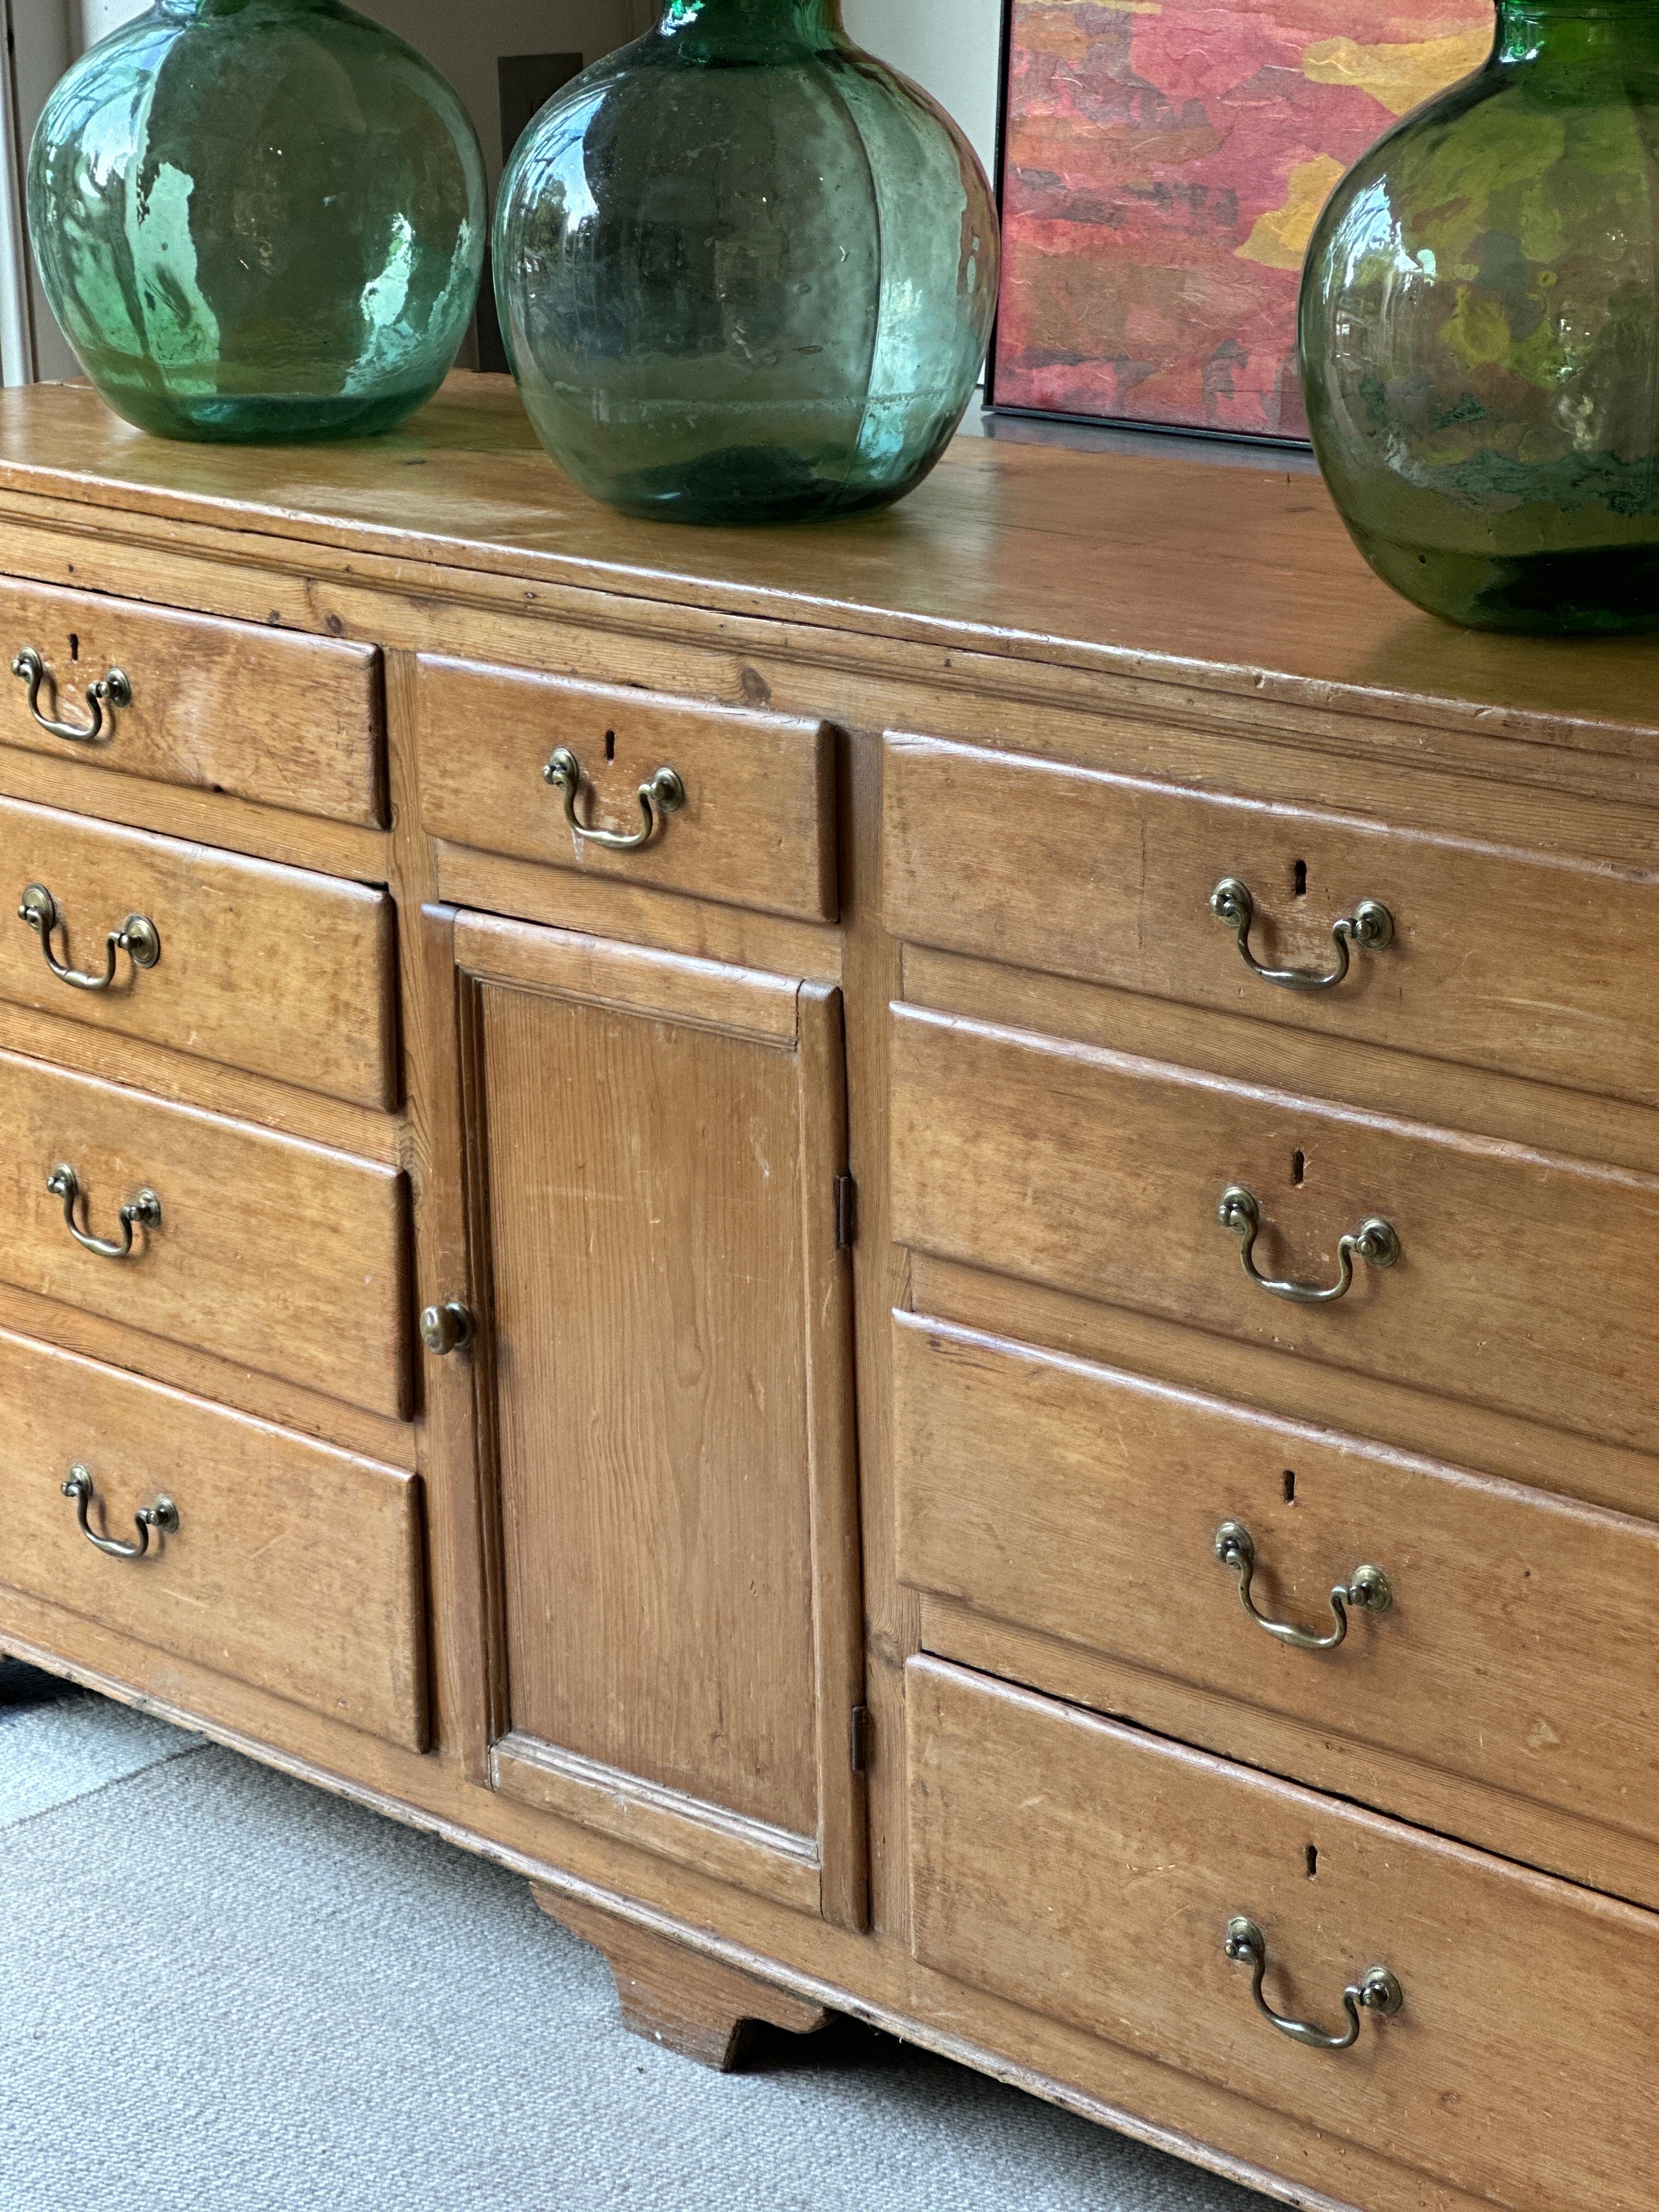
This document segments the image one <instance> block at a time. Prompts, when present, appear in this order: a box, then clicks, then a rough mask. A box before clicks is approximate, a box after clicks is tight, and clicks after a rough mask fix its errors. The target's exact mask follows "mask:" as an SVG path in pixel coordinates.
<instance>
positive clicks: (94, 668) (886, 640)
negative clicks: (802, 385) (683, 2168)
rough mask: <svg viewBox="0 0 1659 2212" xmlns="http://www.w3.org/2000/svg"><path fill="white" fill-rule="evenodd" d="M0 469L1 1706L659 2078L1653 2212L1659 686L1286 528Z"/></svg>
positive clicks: (1275, 478)
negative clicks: (341, 1888)
mask: <svg viewBox="0 0 1659 2212" xmlns="http://www.w3.org/2000/svg"><path fill="white" fill-rule="evenodd" d="M0 511H3V517H4V558H3V563H0V567H3V580H0V611H3V621H0V641H3V644H4V648H5V661H6V663H7V665H11V664H12V663H13V662H14V660H15V668H14V670H13V673H12V675H11V676H10V677H5V676H4V673H3V671H0V680H3V682H4V684H5V690H4V692H3V696H0V791H3V797H0V854H3V858H4V867H3V871H0V873H3V878H4V880H3V884H0V889H3V890H4V893H5V896H6V899H7V901H8V902H9V903H8V904H7V905H6V907H5V908H4V909H3V911H4V913H5V915H6V916H7V917H8V918H7V919H6V921H5V923H4V926H3V928H0V1193H3V1198H4V1220H5V1225H4V1228H3V1231H0V1401H3V1415H4V1418H3V1423H0V1504H3V1516H0V1528H3V1535H0V1646H3V1648H4V1649H5V1650H8V1651H9V1652H12V1653H14V1654H17V1655H20V1656H24V1657H26V1658H27V1659H30V1660H33V1661H34V1662H37V1663H38V1664H40V1665H41V1666H44V1667H46V1668H52V1669H55V1670H57V1671H58V1672H59V1673H61V1674H65V1675H68V1676H70V1677H73V1678H75V1679H76V1680H81V1681H83V1682H86V1683H88V1684H91V1685H92V1686H94V1687H96V1688H98V1689H100V1690H102V1691H105V1692H108V1693H110V1694H112V1695H113V1696H116V1697H119V1698H125V1699H130V1700H131V1701H133V1702H135V1703H137V1704H141V1705H144V1706H146V1707H148V1708H149V1709H151V1710H153V1711H158V1712H161V1713H163V1714H166V1715H167V1716H169V1717H173V1718H175V1719H177V1720H179V1721H181V1722H185V1723H188V1724H189V1725H190V1726H191V1727H193V1728H197V1729H203V1730H204V1731H205V1732H206V1733H207V1734H208V1735H210V1736H212V1737H214V1738H216V1739H217V1740H218V1741H222V1742H224V1743H228V1744H231V1745H234V1746H236V1747H240V1749H242V1750H245V1751H246V1752H248V1753H252V1755H253V1756H255V1757H257V1758H259V1759H266V1760H269V1761H270V1762H272V1763H273V1764H275V1765H279V1766H281V1767H283V1769H285V1770H286V1771H289V1772H290V1773H293V1774H296V1775H301V1776H304V1777H307V1778H310V1779H312V1780H313V1781H315V1782H317V1783H319V1784H322V1785H324V1786H325V1787H327V1788H330V1789H333V1790H341V1791H343V1792H345V1793H346V1794H348V1795H349V1796H352V1797H354V1798H356V1799H357V1800H359V1801H360V1802H363V1803H365V1804H368V1805H371V1806H374V1807H377V1808H380V1809H381V1810H382V1811H384V1812H386V1813H387V1814H391V1815H392V1816H393V1817H395V1818H398V1819H400V1820H410V1821H413V1822H415V1823H416V1824H418V1825H420V1826H424V1827H427V1828H429V1829H432V1830H434V1831H435V1832H438V1833H440V1834H441V1835H443V1836H446V1837H447V1838H451V1839H452V1840H453V1841H454V1842H456V1843H458V1844H463V1845H465V1846H467V1847H468V1848H471V1849H472V1850H477V1851H481V1852H483V1853H484V1854H485V1855H487V1856H488V1857H490V1858H492V1859H495V1860H496V1861H498V1862H500V1863H502V1864H504V1865H507V1866H509V1867H511V1868H513V1869H518V1870H520V1871H521V1872H522V1873H523V1874H524V1875H526V1876H527V1877H528V1879H529V1881H531V1882H532V1884H533V1885H534V1886H535V1891H536V1895H537V1897H538V1899H539V1900H540V1902H541V1903H542V1904H543V1905H545V1907H546V1909H547V1910H548V1911H550V1912H551V1913H553V1914H554V1915H556V1917H559V1918H560V1919H562V1920H563V1921H565V1922H567V1923H568V1924H569V1925H570V1926H571V1927H573V1928H574V1929H577V1930H578V1931H579V1932H580V1933H581V1934H582V1935H584V1936H586V1937H588V1938H589V1939H590V1940H592V1942H596V1943H598V1944H599V1946H600V1947H601V1948H603V1949H604V1950H605V1952H606V1954H608V1955H609V1957H610V1959H611V1963H612V1966H614V1968H615V1970H616V1974H617V1983H618V1987H619V1989H620V1990H621V1993H622V1997H623V2005H624V2008H625V2010H626V2012H627V2014H628V2016H629V2019H630V2020H631V2021H633V2022H634V2023H635V2025H637V2026H640V2027H643V2028H644V2029H645V2030H646V2031H647V2032H648V2033H654V2034H657V2035H659V2037H661V2038H662V2039H665V2040H666V2041H669V2042H671V2043H675V2044H678V2045H680V2046H681V2047H683V2048H685V2049H687V2050H690V2051H695V2052H696V2053H698V2054H699V2055H701V2056H702V2057H708V2058H711V2059H713V2060H714V2061H715V2062H716V2063H725V2062H727V2061H729V2060H730V2059H731V2058H732V2057H733V2055H734V2053H735V2051H736V2049H737V2046H738V2042H739V2040H740V2039H741V2036H742V2033H744V2027H745V2024H746V2023H749V2022H751V2021H768V2022H770V2023H772V2024H773V2025H774V2027H778V2028H783V2029H792V2030H798V2031H799V2030H804V2029H806V2028H808V2027H811V2026H813V2025H815V2024H816V2023H817V2021H819V2020H820V2018H821V2017H822V2016H823V2013H824V2011H825V2010H826V2009H836V2010H842V2011H846V2012H849V2013H852V2014H854V2015H860V2016H861V2017H864V2018H866V2019H868V2020H871V2021H877V2022H880V2023H883V2024H884V2025H886V2026H888V2027H891V2028H893V2029H895V2030H896V2032H897V2033H901V2034H902V2035H905V2036H908V2037H910V2038H913V2039H916V2040H918V2041H921V2042H923V2043H927V2044H929V2045H933V2046H934V2047H936V2048H938V2049H939V2050H941V2051H947V2052H949V2053H951V2054H953V2055H954V2056H956V2057H960V2058H963V2059H965V2060H967V2061H968V2062H969V2063H972V2064H974V2065H976V2066H979V2067H981V2068H983V2069H986V2070H987V2071H988V2072H991V2073H994V2074H997V2075H1003V2076H1006V2078H1008V2079H1010V2080H1013V2081H1019V2082H1022V2083H1024V2084H1025V2085H1027V2086H1028V2087H1030V2088H1032V2089H1034V2090H1036V2091H1037V2092H1039V2093H1042V2094H1043V2095H1046V2096H1049V2097H1052V2098H1054V2099H1057V2100H1060V2101H1062V2102H1064V2103H1066V2104H1068V2105H1070V2106H1073V2107H1075V2108H1076V2109H1077V2110H1079V2111H1081V2112H1087V2113H1091V2114H1093V2115H1095V2116H1097V2118H1100V2119H1102V2120H1103V2121H1106V2122H1108V2123H1109V2124H1112V2125H1113V2126H1115V2127H1119V2128H1122V2129H1126V2130H1129V2131H1131V2132H1133V2133H1135V2134H1138V2135H1140V2136H1145V2137H1146V2138H1147V2139H1148V2140H1150V2141H1152V2142H1158V2143H1161V2144H1164V2145H1165V2146H1167V2147H1169V2148H1172V2149H1174V2150H1176V2151H1179V2152H1181V2153H1182V2154H1185V2155H1188V2156H1189V2157H1192V2158H1194V2159H1197V2160H1201V2161H1203V2162H1204V2163H1206V2164H1207V2165H1209V2166H1213V2167H1215V2168H1217V2169H1218V2170H1219V2171H1221V2172H1226V2173H1229V2174H1231V2175H1234V2176H1235V2177H1237V2178H1238V2179H1242V2180H1244V2181H1246V2182H1249V2183H1251V2184H1253V2185H1255V2186H1257V2187H1259V2188H1261V2189H1264V2190H1267V2191H1270V2192H1272V2193H1273V2194H1276V2195H1279V2196H1280V2197H1284V2198H1285V2199H1286V2200H1287V2201H1289V2202H1291V2203H1296V2204H1300V2205H1304V2206H1319V2207H1332V2206H1346V2207H1359V2208H1364V2212H1473V2208H1474V2207H1475V2206H1477V2205H1494V2204H1495V2205H1499V2206H1507V2207H1510V2208H1513V2212H1638V2208H1650V2207H1651V2203H1652V2191H1653V2174H1654V2171H1655V2166H1656V2160H1659V2100H1656V2098H1655V2096H1654V2082H1655V2081H1656V2079H1659V2008H1656V2006H1655V2003H1654V2001H1653V1992H1654V1990H1655V1987H1656V1984H1659V1757H1656V1754H1659V1666H1656V1656H1655V1642H1654V1626H1653V1623H1654V1612H1655V1607H1654V1591H1655V1589H1656V1583H1659V1380H1656V1363H1655V1358H1654V1352H1655V1346H1656V1340H1659V1323H1656V1320H1655V1312H1656V1293H1659V996H1656V992H1655V988H1654V983H1653V977H1652V974H1651V972H1650V963H1651V962H1652V960H1653V958H1654V946H1655V945H1656V942H1659V873H1656V869H1659V682H1656V678H1659V646H1656V645H1654V644H1650V643H1646V642H1641V641H1638V642H1632V643H1616V644H1601V645H1597V644H1589V643H1585V644H1551V643H1546V642H1541V641H1526V640H1515V639H1509V640H1506V639H1497V638H1492V637H1482V636H1475V635H1467V634H1464V633H1462V632H1458V631H1455V630H1452V629H1447V628H1443V627H1442V626H1440V625H1438V624H1437V623H1434V622H1433V621H1431V620H1430V619H1429V618H1427V617H1422V616H1419V615H1417V614H1415V613H1413V611H1411V610H1410V609H1409V608H1408V607H1407V606H1406V605H1404V604H1403V603H1401V602H1400V601H1397V600H1395V599H1393V598H1392V597H1390V596H1389V593H1388V592H1385V591H1384V590H1383V587H1382V586H1380V585H1378V584H1376V583H1375V582H1374V581H1373V580H1371V579H1370V576H1369V575H1368V574H1367V573H1366V572H1365V570H1364V568H1363V567H1362V565H1361V563H1360V562H1359V561H1358V556H1356V555H1355V554H1354V553H1353V552H1352V550H1350V548H1349V546H1348V544H1347V542H1346V538H1344V536H1343V534H1342V532H1341V530H1340V526H1339V524H1338V523H1337V521H1336V520H1335V518H1334V514H1333V513H1332V511H1331V509H1330V507H1329V505H1328V501H1326V498H1325V496H1324V494H1323V491H1322V488H1321V487H1320V485H1319V483H1318V482H1317V480H1316V478H1314V477H1310V476H1309V475H1307V474H1305V473H1303V472H1302V471H1295V470H1293V471H1291V472H1290V473H1286V472H1285V470H1284V469H1283V468H1276V467H1274V466H1273V465H1272V463H1271V461H1264V462H1263V464H1262V465H1260V466H1237V467H1228V466H1211V465H1204V464H1203V463H1201V462H1200V461H1198V460H1196V459H1194V460H1192V461H1188V460H1184V459H1168V458H1164V457H1161V456H1142V455H1138V454H1137V455H1127V456H1125V455H1110V454H1103V453H1096V454H1079V453H1070V452H1064V451H1055V450H1051V449H1046V448H1042V447H1030V446H1023V445H1009V444H1006V443H1003V442H999V441H967V440H964V441H960V442H959V443H958V445H957V447H956V448H955V450H954V451H953V452H952V453H951V455H950V456H948V457H947V459H946V461H945V465H943V466H942V468H941V469H940V470H939V472H938V474H937V475H936V477H934V478H933V480H932V481H931V482H930V483H928V485H927V486H926V487H925V488H924V489H923V490H922V491H921V493H920V494H919V495H918V496H917V497H916V498H915V500H914V501H911V502H909V503H908V505H906V506H904V507H901V508H898V509H896V510H895V511H893V512H891V513H885V514H879V515H876V516H872V517H868V518H866V519H863V520H857V521H854V522H850V523H847V524H843V525H841V526H834V527H829V528H811V529H802V530H795V531H790V530H768V531H762V532H754V533H751V534H748V535H742V534H732V533H723V532H714V531H684V532H680V531H675V530H672V529H670V528H665V527H663V526H647V525H643V524H638V523H633V522H629V521H627V520H623V519H621V518H619V517H617V516H616V515H614V514H611V513H608V512H606V511H605V510H603V509H601V508H599V507H595V506H592V504H590V503H589V502H588V501H586V500H584V499H582V498H581V497H580V495H577V494H575V493H574V491H572V490H571V489H569V487H568V485H567V484H566V483H565V482H564V480H563V478H562V477H561V476H560V475H559V473H558V471H556V469H555V468H554V467H553V466H552V465H551V464H550V462H548V461H547V460H545V459H544V458H543V456H542V455H541V453H540V452H539V451H538V448H537V447H536V445H535V442H534V441H533V439H532V435H531V433H530V431H529V428H528V427H527V425H526V422H525V421H524V419H523V417H522V416H521V414H520V410H519V407H518V404H517V400H516V398H515V396H514V395H513V391H512V387H511V386H510V385H507V384H505V383H504V382H499V381H497V380H493V379H489V380H481V379H457V380H455V382H454V383H453V384H452V386H449V387H448V388H447V391H446V392H445V394H444V395H443V396H442V397H441V399H440V400H439V401H438V402H437V403H436V404H435V405H434V406H433V407H432V408H430V409H429V410H428V411H427V412H426V413H425V414H424V415H423V416H421V417H420V418H418V419H417V420H416V422H414V423H413V424H412V425H410V427H409V428H408V429H407V430H406V431H405V432H404V433H402V434H398V435H392V436H390V437H387V438H386V439H383V440H381V441H377V442H374V443H371V444H365V445H361V446H349V445H348V446H342V447H337V448H334V449H332V450H286V451H285V450H282V449H276V450H264V451H257V450H215V449H211V448H208V447H185V446H168V445H162V444H157V443H154V442H151V441H147V440H145V439H143V438H142V437H140V436H138V435H137V434H135V433H133V432H131V431H130V430H128V429H126V428H125V427H124V426H122V425H121V424H119V423H118V422H115V421H114V420H113V419H112V417H110V416H108V415H106V413H105V412H104V410H102V408H101V407H100V404H98V402H97V401H96V400H95V399H94V398H93V397H92V395H91V394H90V393H89V392H87V391H85V390H82V389H79V388H76V387H70V386H59V387H55V388H46V389H40V390H36V391H33V392H22V393H16V392H13V393H8V394H6V395H5V398H4V401H3V440H0ZM1253 1616H1254V1617H1253ZM1273 2015H1277V2022H1275V2019H1274V2018H1273ZM1298 2024H1299V2025H1300V2027H1301V2033H1299V2034H1298V2033H1293V2032H1291V2031H1292V2030H1294V2029H1296V2028H1297V2026H1298ZM559 2032H560V2030H559V2023H558V2022H557V2021H554V2020H546V2021H529V2022H526V2039H527V2047H528V2045H531V2044H533V2041H534V2039H535V2038H536V2037H537V2036H538V2035H545V2036H549V2037H552V2036H556V2035H557V2034H558V2033H559ZM1327 2045H1338V2046H1345V2047H1337V2048H1332V2047H1322V2046H1327Z"/></svg>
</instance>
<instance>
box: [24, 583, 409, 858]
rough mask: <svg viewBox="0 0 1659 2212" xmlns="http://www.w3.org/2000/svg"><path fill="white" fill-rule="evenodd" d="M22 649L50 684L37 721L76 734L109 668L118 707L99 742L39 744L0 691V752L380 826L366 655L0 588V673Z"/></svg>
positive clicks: (65, 594) (374, 701) (70, 596)
mask: <svg viewBox="0 0 1659 2212" xmlns="http://www.w3.org/2000/svg"><path fill="white" fill-rule="evenodd" d="M25 646H32V647H33V648H34V650H35V651H36V652H37V653H39V654H40V658H41V659H42V660H43V661H44V662H45V663H46V670H47V672H48V675H49V677H50V678H51V679H52V681H51V682H50V683H48V684H46V686H45V687H44V688H43V690H42V692H41V698H40V705H41V711H42V712H43V713H44V714H47V715H48V716H49V717H50V718H51V719H52V720H57V721H61V722H64V723H69V724H73V725H76V726H88V725H89V724H90V722H91V719H92V718H91V714H90V713H89V712H88V707H87V702H86V696H85V695H86V691H87V689H88V686H89V685H90V684H95V683H99V682H101V681H102V679H103V678H105V677H106V675H107V674H108V673H109V671H111V670H112V669H114V668H118V669H119V670H120V671H122V673H123V674H124V675H125V677H126V678H127V679H128V681H129V682H130V683H131V686H132V703H131V706H130V707H124V708H118V709H117V710H116V711H115V714H114V715H113V719H112V723H111V724H109V725H108V726H106V730H105V732H104V735H103V737H102V738H100V742H99V743H98V744H92V745H77V744H73V743H72V742H70V740H68V739H65V738H55V737H52V736H51V735H49V734H48V733H47V732H46V731H44V730H42V729H41V728H40V726H39V725H38V724H37V723H36V722H35V721H34V720H33V717H32V716H31V715H30V714H29V710H28V693H27V687H26V686H25V685H24V684H21V683H19V682H17V681H16V680H15V678H7V680H6V682H5V684H4V687H3V690H0V744H9V745H22V746H26V747H27V749H28V750H30V751H32V752H49V753H53V754H56V755H58V757H62V758H72V759H76V760H82V761H89V762H93V763H96V764H98V765H100V766H101V767H104V768H111V769H122V770H124V771H125V773H126V774H127V775H137V776H145V777H149V778H150V779H152V780H153V781H155V782H158V783H176V784H187V785H191V786H193V787H196V788H197V789H200V790H204V791H228V792H234V793H236V794H237V796H238V797H239V798H242V799H263V800H264V801H265V802H266V803H267V804H269V805H273V806H284V807H289V808H291V809H292V810H293V811H295V813H299V814H318V815H323V816H325V817H328V818H330V819H331V820H334V821H338V822H356V823H363V824H365V825H367V826H368V827H378V826H379V825H380V823H382V822H383V821H384V819H385V801H384V793H383V786H384V781H385V769H384V764H383V762H382V758H381V755H382V751H383V747H384V711H383V708H382V704H381V696H380V653H378V651H376V650H375V648H374V647H372V646H364V645H347V644H344V643H343V642H341V641H337V640H336V639H333V638H320V637H300V636H296V635H294V634H293V633H292V632H290V631H285V630H280V629H256V628H255V627H254V626H253V625H252V623H238V622H222V621H219V620H217V619H216V618H215V617H211V616H209V615H200V614H174V613H173V612H171V611H169V610H168V609H167V608H165V607H155V606H144V605H139V604H137V602H135V601H132V600H129V599H105V598H103V597H101V596H100V595H98V594H95V593H93V592H76V591H59V590H56V589H53V588H51V587H49V586H40V585H37V584H26V583H18V582H15V581H13V580H10V579H9V578H0V660H3V662H4V664H5V666H6V667H7V668H9V667H10V665H11V662H12V660H13V659H14V657H15V655H16V654H17V653H19V652H20V651H21V649H22V648H23V647H25Z"/></svg>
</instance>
